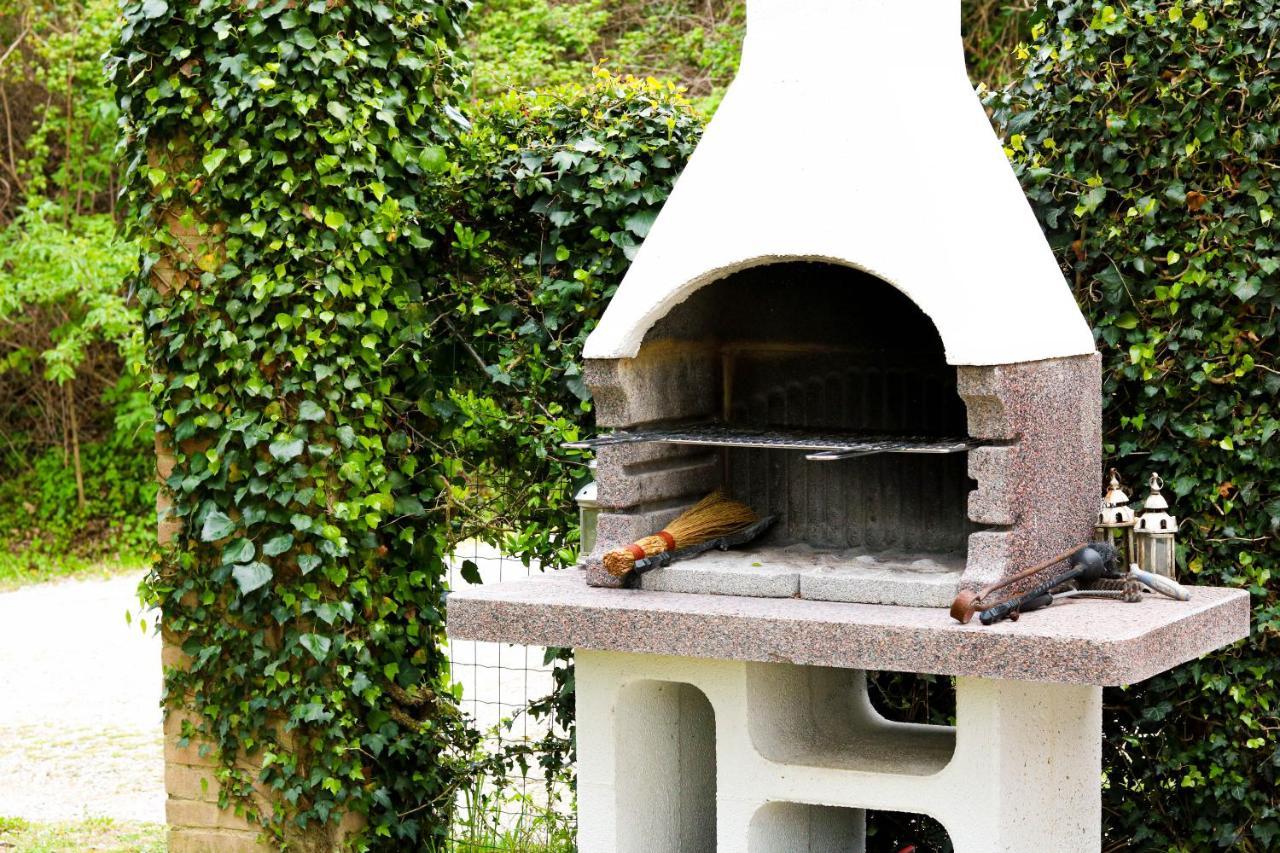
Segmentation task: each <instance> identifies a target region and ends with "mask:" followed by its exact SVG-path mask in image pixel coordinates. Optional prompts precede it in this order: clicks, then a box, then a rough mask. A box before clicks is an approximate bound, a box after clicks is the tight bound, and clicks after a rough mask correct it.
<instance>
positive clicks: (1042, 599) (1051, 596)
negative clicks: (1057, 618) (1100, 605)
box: [1009, 578, 1142, 621]
mask: <svg viewBox="0 0 1280 853" xmlns="http://www.w3.org/2000/svg"><path fill="white" fill-rule="evenodd" d="M1116 583H1121V584H1122V587H1121V588H1120V589H1068V590H1063V591H1062V592H1052V593H1050V592H1046V593H1044V594H1043V595H1039V596H1037V597H1035V598H1033V599H1031V600H1030V601H1028V602H1027V603H1026V604H1024V605H1022V607H1020V608H1018V610H1017V612H1016V613H1011V614H1009V618H1010V619H1011V620H1013V621H1017V616H1018V615H1019V614H1022V613H1030V612H1031V611H1033V610H1042V609H1043V608H1045V607H1049V606H1051V605H1053V604H1056V603H1057V602H1058V601H1059V600H1060V599H1063V598H1107V599H1111V600H1112V601H1121V602H1124V603H1125V604H1136V603H1138V602H1139V601H1142V584H1140V583H1138V582H1137V581H1136V580H1133V579H1132V578H1126V579H1125V580H1124V581H1116Z"/></svg>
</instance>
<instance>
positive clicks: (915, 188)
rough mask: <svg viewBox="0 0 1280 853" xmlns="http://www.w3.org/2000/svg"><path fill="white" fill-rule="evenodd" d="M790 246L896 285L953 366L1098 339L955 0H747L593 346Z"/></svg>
mask: <svg viewBox="0 0 1280 853" xmlns="http://www.w3.org/2000/svg"><path fill="white" fill-rule="evenodd" d="M786 260H820V261H829V262H835V263H841V264H846V265H849V266H853V267H857V268H859V269H862V270H864V271H866V272H868V273H871V274H873V275H875V276H878V277H879V278H882V279H884V280H885V281H887V282H889V283H890V284H893V285H894V286H895V287H897V288H898V289H900V290H901V291H902V292H903V293H905V294H906V295H907V296H908V297H910V298H911V299H912V300H913V301H914V302H915V303H916V304H917V305H918V306H919V307H920V308H921V310H923V311H924V312H925V313H926V314H928V315H929V317H930V318H932V319H933V321H934V324H935V325H936V326H937V328H938V331H939V334H940V335H941V337H942V340H943V343H944V344H945V346H946V354H947V361H948V362H950V363H952V364H969V365H984V364H1005V363H1010V362H1018V361H1034V360H1039V359H1046V358H1054V357H1059V356H1070V355H1081V354H1085V353H1091V352H1093V351H1094V343H1093V337H1092V334H1091V333H1090V331H1089V327H1088V325H1087V324H1086V323H1085V321H1084V318H1083V317H1082V315H1081V314H1080V311H1079V309H1078V308H1077V307H1076V305H1075V302H1074V300H1073V298H1072V295H1071V292H1070V290H1069V289H1068V287H1067V284H1066V282H1065V281H1064V280H1063V277H1062V273H1061V271H1060V270H1059V268H1058V265H1057V262H1056V261H1055V259H1054V257H1053V254H1052V251H1051V250H1050V249H1049V246H1048V244H1047V243H1046V241H1045V239H1044V236H1043V234H1042V233H1041V231H1040V227H1039V225H1038V224H1037V222H1036V220H1035V217H1034V215H1033V214H1032V212H1031V208H1030V206H1029V204H1028V203H1027V200H1026V198H1025V197H1024V195H1023V194H1022V190H1021V188H1020V187H1019V186H1018V182H1017V179H1016V177H1015V176H1014V174H1013V171H1012V169H1011V168H1010V166H1009V163H1008V161H1007V159H1006V158H1005V155H1004V152H1003V151H1002V150H1001V145H1000V142H999V140H998V139H997V137H996V135H995V133H994V131H993V130H992V129H991V126H990V123H989V122H988V120H987V117H986V114H985V113H984V112H983V110H982V106H981V104H980V102H979V101H978V98H977V96H976V95H975V94H974V91H973V88H972V86H971V85H970V83H969V78H968V75H967V72H966V70H965V65H964V56H963V52H962V48H961V31H960V1H959V0H748V3H747V36H746V40H745V43H744V46H743V57H742V65H741V70H740V71H739V73H738V76H737V79H735V80H734V82H733V84H732V85H731V86H730V88H729V91H728V94H727V95H726V96H725V99H724V102H723V103H722V104H721V106H720V108H719V110H718V111H717V113H716V115H715V118H714V120H713V121H712V122H711V124H710V126H709V127H708V128H707V131H706V133H705V135H704V136H703V138H702V141H701V142H700V143H699V145H698V148H697V150H696V151H695V152H694V155H693V158H692V160H691V161H690V163H689V165H688V166H687V168H686V169H685V171H684V174H683V175H682V176H681V177H680V179H679V181H678V182H677V184H676V187H675V190H674V192H673V193H672V194H671V197H670V198H669V199H668V201H667V203H666V205H665V207H663V209H662V212H661V214H660V215H659V216H658V219H657V221H656V222H655V223H654V225H653V228H652V230H651V231H650V233H649V236H648V238H647V239H646V240H645V242H644V245H643V246H642V247H641V249H640V252H639V254H638V256H637V257H636V259H635V262H634V263H633V264H632V266H631V268H630V270H629V271H628V273H627V275H626V277H625V279H624V280H623V282H622V285H621V286H620V288H619V289H618V293H617V295H616V296H615V297H614V298H613V301H612V303H611V304H610V305H609V308H608V310H607V311H606V312H605V315H604V317H603V318H602V320H601V322H600V325H599V327H598V328H597V329H596V330H595V332H594V333H593V334H592V335H591V337H590V338H589V339H588V340H587V343H586V350H585V355H586V357H587V358H625V357H632V356H635V355H636V354H637V352H638V351H639V348H640V344H641V342H642V341H643V339H644V335H645V333H646V332H647V331H648V330H649V328H650V327H651V326H652V325H653V323H654V322H656V321H657V320H658V319H660V318H661V317H663V316H664V315H666V314H667V313H668V312H669V311H670V310H671V309H672V308H674V307H675V306H676V305H678V304H679V303H680V302H682V301H683V300H685V299H686V298H688V296H689V295H690V294H692V293H693V292H694V291H695V290H697V288H699V287H701V286H702V285H704V284H707V283H709V282H711V281H714V280H716V279H719V278H722V277H724V276H725V275H727V274H729V273H732V272H735V271H737V270H741V269H744V268H747V267H752V266H757V265H761V264H766V263H774V262H780V261H786Z"/></svg>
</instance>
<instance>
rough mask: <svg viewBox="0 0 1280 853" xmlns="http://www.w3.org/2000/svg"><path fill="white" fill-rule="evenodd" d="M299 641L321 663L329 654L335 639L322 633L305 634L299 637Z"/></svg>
mask: <svg viewBox="0 0 1280 853" xmlns="http://www.w3.org/2000/svg"><path fill="white" fill-rule="evenodd" d="M298 642H299V643H301V644H302V647H303V648H304V649H306V650H307V651H309V652H311V656H312V657H314V658H315V659H316V660H317V661H319V662H321V663H323V662H324V659H325V658H327V657H328V656H329V649H330V648H331V647H332V646H333V640H331V639H329V638H328V637H325V636H321V635H320V634H303V635H302V636H300V637H298Z"/></svg>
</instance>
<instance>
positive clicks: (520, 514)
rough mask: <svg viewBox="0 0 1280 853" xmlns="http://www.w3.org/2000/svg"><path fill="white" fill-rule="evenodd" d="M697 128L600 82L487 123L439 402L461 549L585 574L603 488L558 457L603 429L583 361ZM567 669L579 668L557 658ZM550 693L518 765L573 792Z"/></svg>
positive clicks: (567, 718) (571, 456)
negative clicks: (581, 492) (589, 514)
mask: <svg viewBox="0 0 1280 853" xmlns="http://www.w3.org/2000/svg"><path fill="white" fill-rule="evenodd" d="M701 130H702V123H701V120H700V119H699V118H698V117H697V116H696V114H695V113H694V111H693V109H692V108H691V106H690V105H689V103H688V102H687V101H685V99H684V98H683V97H682V96H681V95H680V94H679V93H678V92H677V91H676V89H675V88H674V87H673V86H671V85H669V84H665V83H658V82H655V81H652V80H638V79H636V78H633V77H621V78H619V77H614V76H611V75H609V74H608V73H606V72H604V71H596V72H595V73H594V74H593V76H592V78H591V81H590V82H589V83H588V84H587V85H569V86H562V87H557V88H553V89H549V90H546V91H543V92H537V93H534V92H530V93H513V94H510V95H508V96H506V97H503V98H499V99H497V100H495V101H492V102H490V103H488V104H486V105H485V107H484V110H483V112H481V113H480V114H478V115H477V116H476V117H475V127H474V128H473V129H472V130H471V132H470V133H468V134H466V136H464V137H463V139H462V146H461V149H460V155H459V169H458V172H457V173H456V178H457V185H456V186H457V197H456V200H455V203H456V219H457V223H458V224H457V225H456V226H455V234H454V240H453V241H452V244H451V247H450V249H451V253H450V254H451V266H452V269H453V273H452V277H451V290H450V292H449V294H448V300H449V301H448V307H449V309H450V318H451V319H450V320H449V321H448V322H447V323H446V324H445V327H446V329H447V333H448V334H447V337H448V339H449V340H450V341H451V342H452V345H453V352H452V356H451V358H450V362H451V363H452V365H453V367H454V373H453V377H454V379H453V382H454V385H453V388H452V389H451V391H450V394H449V396H448V398H447V399H434V400H432V401H431V402H430V405H431V406H432V407H433V409H435V410H437V411H441V412H447V413H448V416H449V417H448V418H447V419H446V420H444V421H443V422H442V427H443V428H442V432H441V437H442V444H441V448H440V453H439V457H438V458H439V459H440V464H441V466H442V467H444V468H447V470H448V472H449V490H448V493H449V494H450V496H451V497H452V498H453V504H452V505H451V512H450V519H451V520H452V527H451V531H450V535H451V539H452V540H453V541H458V540H461V539H465V538H471V537H474V538H477V539H480V540H483V541H487V542H491V543H493V544H496V545H499V546H500V547H502V549H503V551H504V553H508V554H517V555H520V557H521V558H522V559H524V560H525V561H526V563H528V562H530V561H534V560H536V561H538V562H539V563H540V564H541V565H542V566H543V567H547V568H550V567H559V566H564V565H568V564H570V563H572V562H573V561H574V560H575V558H576V551H577V535H578V530H577V519H576V507H575V504H574V502H573V495H574V492H575V491H576V489H577V488H578V487H579V486H581V485H582V484H584V483H585V482H587V481H588V480H590V473H589V471H588V470H587V468H586V457H585V456H584V455H583V454H581V453H576V452H569V451H565V450H563V449H562V448H561V447H560V444H561V443H562V442H563V441H565V440H571V439H574V438H577V437H579V436H580V435H581V434H583V433H584V432H587V431H591V430H594V428H595V421H594V417H593V415H592V413H591V412H592V410H591V403H590V397H589V394H588V392H587V389H586V387H585V386H584V384H583V381H582V374H581V368H582V363H581V353H582V345H583V342H584V341H585V340H586V337H587V335H588V334H589V333H590V332H591V330H592V329H593V328H594V327H595V324H596V323H597V321H598V320H599V318H600V315H601V314H602V313H603V311H604V308H605V305H606V304H607V303H608V300H609V298H610V297H611V296H612V295H613V293H614V291H615V290H616V289H617V286H618V284H619V282H620V281H621V279H622V276H623V274H624V273H625V271H626V268H627V266H628V264H629V263H630V259H631V257H632V256H633V255H634V253H635V250H636V248H637V247H638V246H639V244H640V241H641V240H642V239H643V238H644V236H645V235H646V234H647V233H648V230H649V226H650V224H652V222H653V220H654V218H656V216H657V211H658V208H659V207H660V206H661V204H662V202H663V201H665V200H666V197H667V195H668V194H669V193H670V191H671V187H672V186H673V185H674V183H675V179H676V177H677V176H678V175H679V174H680V171H681V169H683V167H684V164H685V162H686V160H687V159H688V157H689V155H690V154H691V153H692V151H693V146H694V143H695V142H696V140H697V138H698V136H699V135H700V133H701ZM468 568H469V567H467V566H465V565H464V575H465V574H466V570H467V569H468ZM471 577H472V578H474V577H475V576H474V575H472V576H471ZM555 658H558V659H560V660H562V661H568V660H569V659H570V657H569V654H568V651H567V650H555V649H553V650H550V652H549V654H548V659H549V660H551V659H555ZM555 677H556V679H557V685H556V690H555V691H554V692H553V694H552V695H550V696H548V697H546V698H545V699H543V700H540V701H538V702H535V703H534V705H533V707H532V709H531V710H532V713H534V714H535V715H536V716H538V717H541V718H544V719H545V720H546V722H547V723H549V734H548V736H547V737H546V738H545V739H544V740H543V741H542V742H540V743H537V744H533V745H531V747H529V748H528V749H525V748H519V747H518V748H517V749H516V750H514V752H513V753H512V754H510V755H509V756H508V758H509V759H510V760H511V761H515V762H521V763H525V762H528V761H530V760H535V761H537V762H539V763H540V764H541V765H542V766H543V768H544V770H545V771H547V773H548V778H552V779H561V778H566V777H569V778H571V777H572V772H573V670H572V668H571V667H567V668H565V667H560V668H557V669H556V670H555Z"/></svg>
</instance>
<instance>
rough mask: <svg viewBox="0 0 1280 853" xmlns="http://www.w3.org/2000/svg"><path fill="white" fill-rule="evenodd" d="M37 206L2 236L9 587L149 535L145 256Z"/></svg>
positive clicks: (1, 567) (77, 218)
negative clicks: (140, 287)
mask: <svg viewBox="0 0 1280 853" xmlns="http://www.w3.org/2000/svg"><path fill="white" fill-rule="evenodd" d="M63 213H64V211H63V210H61V209H60V208H59V206H58V205H56V204H54V203H53V202H48V201H45V202H37V203H33V204H32V206H30V207H28V208H26V209H23V210H21V211H19V212H18V213H17V218H16V219H15V220H14V221H13V222H12V223H10V224H9V225H8V226H7V227H5V228H3V229H0V329H3V331H4V334H3V336H2V337H0V472H3V474H2V475H0V582H10V581H21V580H24V579H28V578H43V577H46V576H48V575H49V574H50V573H60V572H66V571H71V570H74V569H76V568H80V567H81V566H83V564H84V563H85V562H92V561H94V560H97V559H100V558H106V557H110V556H118V557H120V558H123V559H126V560H127V559H130V558H133V557H136V556H138V555H141V554H142V553H144V552H145V551H146V549H147V543H148V541H149V540H151V537H150V536H149V535H148V532H149V531H148V528H150V527H151V525H150V523H149V522H148V518H149V517H150V516H151V514H152V512H153V508H154V505H155V486H154V478H153V477H152V474H151V471H152V467H153V466H152V464H151V461H150V459H149V455H150V447H151V410H150V408H149V407H148V406H147V401H146V395H145V394H144V393H143V392H142V389H141V388H140V385H139V382H138V377H137V375H136V373H135V372H133V371H130V370H125V369H123V368H124V366H125V365H136V364H137V363H138V362H139V359H140V354H141V341H140V339H139V337H138V335H137V325H138V311H137V306H136V305H134V306H131V305H129V304H128V303H127V300H126V297H125V293H124V291H123V288H122V282H123V280H124V278H125V277H126V276H127V275H128V274H129V272H130V271H132V270H134V269H135V268H136V265H137V256H136V252H137V250H136V247H135V246H133V245H132V244H131V243H129V242H127V241H125V240H122V239H120V238H119V237H117V236H116V235H115V224H114V223H113V222H112V221H111V219H110V217H109V216H107V215H105V214H83V215H72V216H69V217H68V218H66V219H64V217H63Z"/></svg>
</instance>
